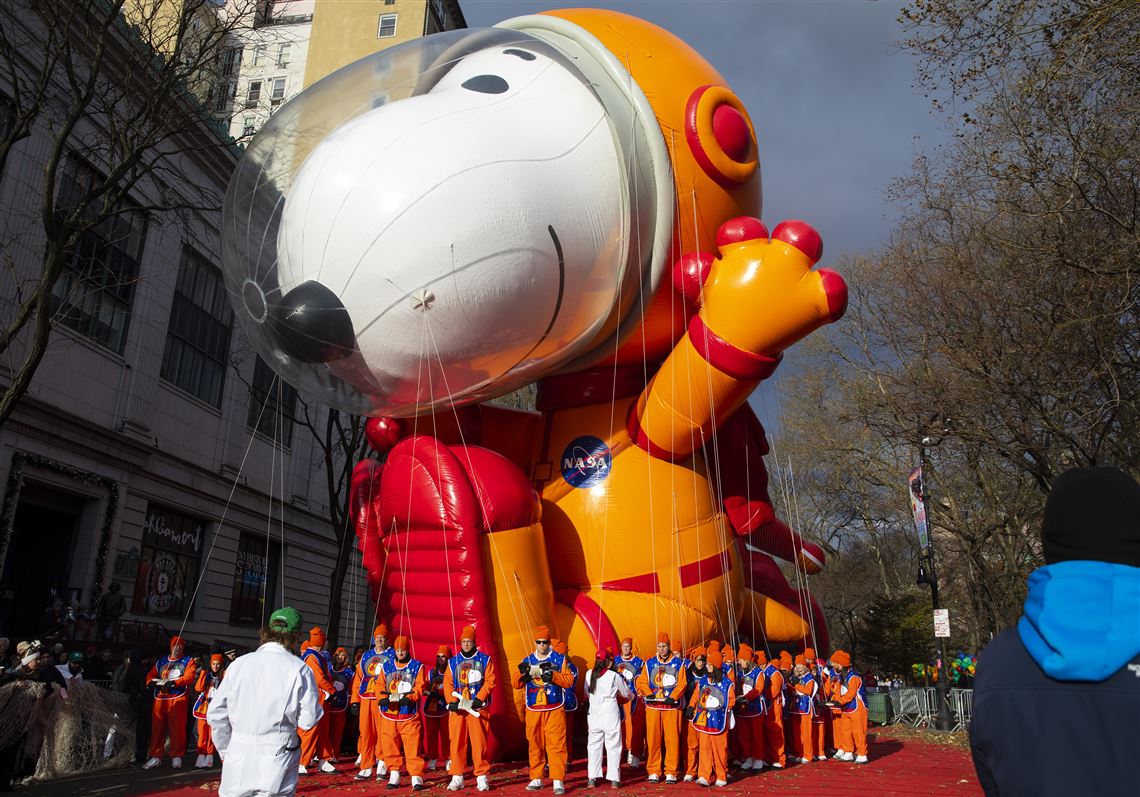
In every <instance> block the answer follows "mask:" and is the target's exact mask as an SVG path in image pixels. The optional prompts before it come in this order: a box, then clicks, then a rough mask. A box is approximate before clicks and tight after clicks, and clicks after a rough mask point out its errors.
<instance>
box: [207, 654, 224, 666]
mask: <svg viewBox="0 0 1140 797" xmlns="http://www.w3.org/2000/svg"><path fill="white" fill-rule="evenodd" d="M225 660H226V657H225V656H223V655H222V654H221V653H211V654H210V664H213V663H214V662H215V661H216V662H218V663H219V664H220V663H222V662H223V661H225Z"/></svg>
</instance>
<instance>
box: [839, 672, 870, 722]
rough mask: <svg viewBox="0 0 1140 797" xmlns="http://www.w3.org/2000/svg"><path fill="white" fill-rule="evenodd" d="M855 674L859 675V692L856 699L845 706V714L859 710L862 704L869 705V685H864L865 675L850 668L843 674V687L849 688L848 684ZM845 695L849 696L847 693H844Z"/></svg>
mask: <svg viewBox="0 0 1140 797" xmlns="http://www.w3.org/2000/svg"><path fill="white" fill-rule="evenodd" d="M853 676H858V677H859V694H858V695H857V696H856V698H855V699H854V700H852V701H851V702H850V703H848V704H847V705H846V706H844V707H843V713H844V714H851V713H852V712H855V711H858V710H859V705H860V704H862V705H864V706H866V705H867V687H865V686H864V685H863V676H861V675H859V673H857V672H855V671H854V670H848V671H847V673H846V674H845V675H844V676H843V688H844V689H846V688H847V684H848V683H849V682H850V681H851V678H852V677H853ZM844 697H847V695H844Z"/></svg>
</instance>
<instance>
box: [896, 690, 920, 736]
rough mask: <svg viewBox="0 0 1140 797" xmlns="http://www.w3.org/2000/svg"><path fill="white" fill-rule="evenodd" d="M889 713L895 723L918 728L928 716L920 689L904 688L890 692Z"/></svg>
mask: <svg viewBox="0 0 1140 797" xmlns="http://www.w3.org/2000/svg"><path fill="white" fill-rule="evenodd" d="M891 703H892V706H891V707H892V709H893V711H892V712H891V713H892V714H893V715H894V717H895V721H896V722H905V723H906V724H907V725H914V726H916V727H917V726H918V724H919V723H920V722H922V720H923V718H924V717H925V716H926V715H927V714H928V712H927V710H926V700H925V696H924V695H923V693H922V690H921V689H913V688H904V689H896V690H895V691H894V692H891Z"/></svg>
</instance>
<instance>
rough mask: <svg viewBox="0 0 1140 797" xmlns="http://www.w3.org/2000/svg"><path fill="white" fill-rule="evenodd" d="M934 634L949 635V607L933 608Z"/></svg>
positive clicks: (939, 635) (938, 635) (937, 635)
mask: <svg viewBox="0 0 1140 797" xmlns="http://www.w3.org/2000/svg"><path fill="white" fill-rule="evenodd" d="M934 636H936V637H948V636H950V610H949V609H935V610H934Z"/></svg>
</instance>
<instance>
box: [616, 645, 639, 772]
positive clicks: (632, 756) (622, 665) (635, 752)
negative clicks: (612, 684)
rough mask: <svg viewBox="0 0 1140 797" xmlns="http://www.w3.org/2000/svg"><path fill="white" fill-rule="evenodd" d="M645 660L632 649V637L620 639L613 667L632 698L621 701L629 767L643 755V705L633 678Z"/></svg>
mask: <svg viewBox="0 0 1140 797" xmlns="http://www.w3.org/2000/svg"><path fill="white" fill-rule="evenodd" d="M644 666H645V662H643V661H642V660H641V657H640V656H638V655H637V654H636V652H635V651H634V644H633V637H626V638H625V639H623V640H622V641H621V655H620V656H618V657H617V658H616V659H615V660H614V668H615V669H616V670H617V672H618V674H619V675H621V677H622V678H623V679H624V680H625V684H626V686H628V687H629V691H630V694H631V695H633V699H632V700H630V701H628V702H626V703H622V706H621V712H622V733H623V740H624V742H625V750H626V759H625V762H626V763H627V764H629V765H630V766H631V767H639V766H641V759H642V758H643V757H644V756H645V706H644V705H643V704H642V703H641V701H640V700H638V699H637V690H636V688H635V687H634V680H635V679H636V678H637V676H639V675H641V670H642V668H643V667H644Z"/></svg>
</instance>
